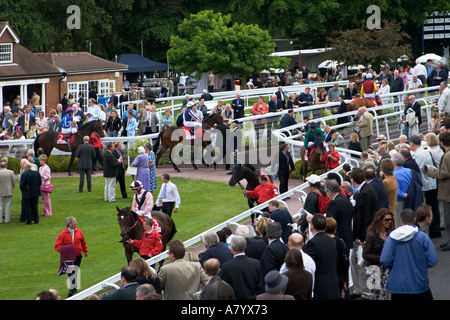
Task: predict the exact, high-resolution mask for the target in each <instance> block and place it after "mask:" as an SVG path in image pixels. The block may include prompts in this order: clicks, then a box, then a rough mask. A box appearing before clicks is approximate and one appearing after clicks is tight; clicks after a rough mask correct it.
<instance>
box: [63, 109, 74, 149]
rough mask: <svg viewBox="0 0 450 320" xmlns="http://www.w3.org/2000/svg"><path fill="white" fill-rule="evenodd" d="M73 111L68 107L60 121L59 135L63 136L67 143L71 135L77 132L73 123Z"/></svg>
mask: <svg viewBox="0 0 450 320" xmlns="http://www.w3.org/2000/svg"><path fill="white" fill-rule="evenodd" d="M72 117H73V109H72V108H71V107H68V108H67V110H66V115H65V116H64V117H63V118H62V121H61V133H63V134H65V137H64V140H65V141H66V142H67V143H69V138H70V136H71V135H72V134H75V133H77V132H78V128H77V125H76V123H74V122H73V118H72Z"/></svg>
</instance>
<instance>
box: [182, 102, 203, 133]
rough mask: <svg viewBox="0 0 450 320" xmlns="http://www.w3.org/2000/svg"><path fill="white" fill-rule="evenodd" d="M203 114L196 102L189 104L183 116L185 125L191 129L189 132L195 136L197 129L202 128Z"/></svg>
mask: <svg viewBox="0 0 450 320" xmlns="http://www.w3.org/2000/svg"><path fill="white" fill-rule="evenodd" d="M202 120H203V113H202V112H201V111H199V110H197V104H196V103H195V102H188V104H187V108H186V110H185V111H184V114H183V125H184V126H185V127H188V128H190V129H189V132H190V133H191V134H192V135H194V134H195V133H196V131H197V130H195V129H196V128H201V127H202Z"/></svg>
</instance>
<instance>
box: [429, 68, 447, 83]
mask: <svg viewBox="0 0 450 320" xmlns="http://www.w3.org/2000/svg"><path fill="white" fill-rule="evenodd" d="M430 78H431V80H430V83H431V86H432V87H434V86H439V85H440V84H441V82H442V81H446V80H447V73H446V72H445V70H444V69H442V68H441V63H440V62H436V68H435V69H434V70H433V71H431V75H430Z"/></svg>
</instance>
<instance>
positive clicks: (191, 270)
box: [158, 240, 209, 300]
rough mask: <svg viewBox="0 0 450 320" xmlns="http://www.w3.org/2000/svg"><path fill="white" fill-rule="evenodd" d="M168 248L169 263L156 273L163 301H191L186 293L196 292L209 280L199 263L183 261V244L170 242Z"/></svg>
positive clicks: (178, 241)
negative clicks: (162, 293)
mask: <svg viewBox="0 0 450 320" xmlns="http://www.w3.org/2000/svg"><path fill="white" fill-rule="evenodd" d="M168 247H169V261H170V262H171V263H168V264H165V265H163V266H162V267H161V269H160V270H159V272H158V277H159V280H160V282H161V289H162V290H163V292H164V300H191V299H192V298H191V297H190V295H189V294H188V292H192V293H195V292H197V291H198V290H199V288H200V285H201V284H206V283H207V282H208V280H209V279H208V277H207V276H206V274H205V273H204V272H203V270H202V266H201V264H200V263H198V262H191V261H186V260H184V259H183V257H184V255H185V253H186V249H185V247H184V244H183V242H181V241H180V240H172V241H171V242H169V244H168Z"/></svg>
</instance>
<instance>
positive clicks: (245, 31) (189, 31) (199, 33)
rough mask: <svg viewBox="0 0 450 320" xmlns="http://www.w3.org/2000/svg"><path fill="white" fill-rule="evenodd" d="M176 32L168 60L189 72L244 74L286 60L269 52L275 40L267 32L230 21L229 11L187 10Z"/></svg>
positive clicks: (273, 46)
mask: <svg viewBox="0 0 450 320" xmlns="http://www.w3.org/2000/svg"><path fill="white" fill-rule="evenodd" d="M178 32H179V34H178V35H174V36H172V37H171V38H170V49H169V51H168V55H169V59H170V61H171V64H172V65H173V66H174V67H175V69H178V70H180V71H183V72H185V73H188V74H191V73H194V72H197V76H198V77H200V76H201V73H202V72H208V71H210V70H213V71H214V72H215V73H219V74H237V75H240V76H241V79H242V81H246V77H247V75H252V74H255V73H259V72H261V71H262V70H264V69H268V68H284V67H286V66H288V65H289V60H288V59H286V58H280V57H275V56H271V54H272V53H273V52H274V51H275V44H274V43H272V42H270V36H269V33H268V32H267V31H266V30H263V29H261V28H260V27H258V26H257V25H246V24H243V23H240V24H239V23H233V22H232V20H231V15H224V14H221V13H214V12H213V11H212V10H205V11H201V12H199V13H197V14H191V15H190V18H189V19H185V20H184V21H183V22H182V23H181V24H180V25H179V26H178Z"/></svg>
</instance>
